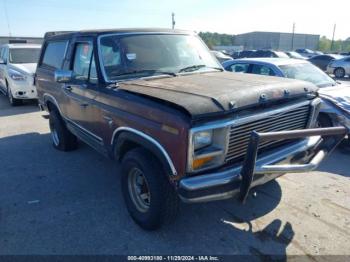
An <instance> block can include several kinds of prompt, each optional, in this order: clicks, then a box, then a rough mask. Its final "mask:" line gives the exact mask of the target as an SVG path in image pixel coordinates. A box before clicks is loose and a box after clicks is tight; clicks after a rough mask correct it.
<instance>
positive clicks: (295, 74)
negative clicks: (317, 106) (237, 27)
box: [223, 58, 350, 127]
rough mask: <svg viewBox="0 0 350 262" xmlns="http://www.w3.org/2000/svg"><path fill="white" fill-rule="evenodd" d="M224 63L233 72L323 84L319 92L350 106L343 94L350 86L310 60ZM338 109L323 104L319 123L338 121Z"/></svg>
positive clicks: (250, 60)
mask: <svg viewBox="0 0 350 262" xmlns="http://www.w3.org/2000/svg"><path fill="white" fill-rule="evenodd" d="M223 66H224V68H225V70H227V71H232V72H239V73H251V74H260V75H269V76H278V77H286V78H292V79H298V80H303V81H307V82H311V83H313V84H315V85H316V86H318V87H319V88H320V89H319V93H320V94H323V93H327V97H332V98H333V101H338V102H339V103H341V102H342V101H345V103H344V104H343V107H346V108H347V110H349V104H350V102H349V101H350V99H349V97H345V96H344V95H345V93H344V90H350V86H345V85H344V84H339V83H337V82H336V81H334V80H333V79H332V78H330V77H329V76H328V75H327V74H326V73H324V72H323V71H321V70H320V69H319V68H318V67H316V66H314V65H313V64H311V63H309V62H308V61H303V60H297V59H276V58H255V59H254V58H246V59H239V60H234V61H229V62H226V63H224V64H223ZM340 87H341V88H342V89H340ZM343 93H344V95H343ZM347 94H349V91H347ZM340 111H341V110H340ZM338 112H339V110H336V109H334V108H333V109H332V108H330V107H328V106H326V105H325V104H323V105H322V107H321V114H320V116H319V118H318V121H319V124H320V126H324V127H325V126H335V125H338V124H339V122H340V119H341V118H342V115H341V114H340V115H339V114H338ZM343 122H344V121H342V122H340V123H343ZM347 123H349V121H348V122H347Z"/></svg>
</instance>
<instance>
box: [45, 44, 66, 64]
mask: <svg viewBox="0 0 350 262" xmlns="http://www.w3.org/2000/svg"><path fill="white" fill-rule="evenodd" d="M67 44H68V42H67V41H58V42H48V44H47V46H46V48H45V54H44V57H43V61H42V64H43V65H47V66H50V67H53V68H55V69H59V68H61V67H62V63H63V60H64V55H65V52H66V47H67Z"/></svg>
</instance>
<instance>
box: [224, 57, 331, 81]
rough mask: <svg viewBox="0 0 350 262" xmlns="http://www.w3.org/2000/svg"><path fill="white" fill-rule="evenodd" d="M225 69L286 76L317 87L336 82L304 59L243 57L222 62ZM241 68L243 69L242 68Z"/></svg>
mask: <svg viewBox="0 0 350 262" xmlns="http://www.w3.org/2000/svg"><path fill="white" fill-rule="evenodd" d="M223 67H224V68H225V70H227V71H232V72H242V73H251V74H259V75H270V76H279V77H287V78H292V79H298V80H303V81H307V82H311V83H313V84H315V85H316V86H318V87H327V86H334V85H337V83H336V82H335V81H334V80H333V79H332V78H331V77H329V76H328V75H327V74H326V73H324V72H322V71H321V70H320V69H319V68H318V67H316V66H314V65H313V64H311V63H310V62H308V61H306V60H298V59H290V58H289V59H281V58H244V59H236V60H233V61H228V62H225V63H223ZM242 68H243V69H242Z"/></svg>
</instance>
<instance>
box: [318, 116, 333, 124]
mask: <svg viewBox="0 0 350 262" xmlns="http://www.w3.org/2000/svg"><path fill="white" fill-rule="evenodd" d="M316 125H317V127H332V126H333V122H332V120H331V118H330V117H329V116H328V115H326V114H323V113H321V114H319V115H318V118H317V124H316Z"/></svg>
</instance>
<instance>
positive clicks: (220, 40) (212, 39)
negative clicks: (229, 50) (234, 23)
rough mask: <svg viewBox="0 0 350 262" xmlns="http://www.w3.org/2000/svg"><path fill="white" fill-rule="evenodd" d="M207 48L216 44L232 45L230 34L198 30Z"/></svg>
mask: <svg viewBox="0 0 350 262" xmlns="http://www.w3.org/2000/svg"><path fill="white" fill-rule="evenodd" d="M198 35H199V36H200V37H201V38H202V39H203V41H204V42H205V43H206V44H207V46H208V47H209V48H211V49H212V48H213V47H214V46H217V45H232V44H233V43H232V35H228V34H219V33H211V32H200V33H199V34H198Z"/></svg>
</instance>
